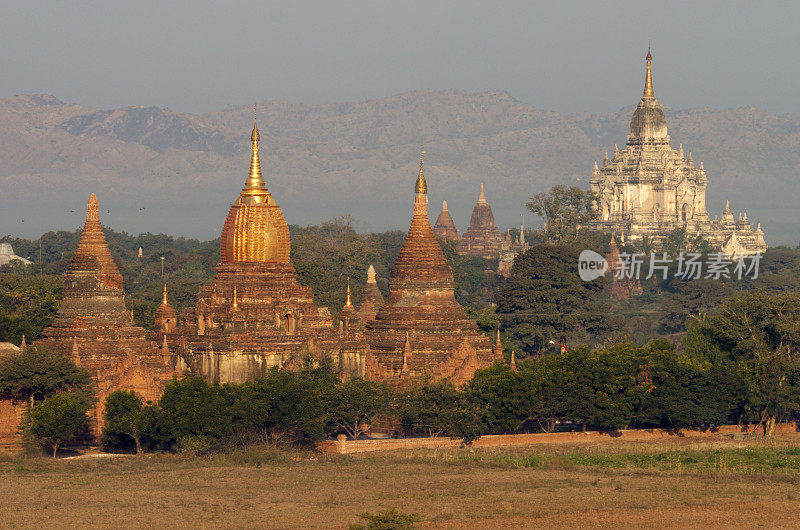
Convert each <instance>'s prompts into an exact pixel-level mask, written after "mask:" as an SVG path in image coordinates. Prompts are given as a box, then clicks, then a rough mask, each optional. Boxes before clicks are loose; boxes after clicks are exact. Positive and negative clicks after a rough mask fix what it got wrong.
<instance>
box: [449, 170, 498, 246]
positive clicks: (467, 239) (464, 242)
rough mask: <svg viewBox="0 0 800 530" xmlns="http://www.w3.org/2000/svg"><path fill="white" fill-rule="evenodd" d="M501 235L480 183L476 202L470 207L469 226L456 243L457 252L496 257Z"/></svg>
mask: <svg viewBox="0 0 800 530" xmlns="http://www.w3.org/2000/svg"><path fill="white" fill-rule="evenodd" d="M502 242H503V236H501V235H500V232H499V231H498V230H497V226H496V225H495V224H494V214H493V213H492V207H491V206H489V203H488V201H487V200H486V195H485V194H484V192H483V184H481V192H480V195H478V202H477V203H475V207H474V208H473V209H472V216H471V217H470V219H469V228H468V229H467V231H466V232H464V235H463V236H461V241H460V242H459V244H458V253H459V254H461V255H463V256H475V257H479V258H483V259H497V258H498V256H499V255H500V247H501V245H502Z"/></svg>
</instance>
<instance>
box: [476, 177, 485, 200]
mask: <svg viewBox="0 0 800 530" xmlns="http://www.w3.org/2000/svg"><path fill="white" fill-rule="evenodd" d="M478 202H480V203H485V202H486V195H484V194H483V182H481V194H480V195H478Z"/></svg>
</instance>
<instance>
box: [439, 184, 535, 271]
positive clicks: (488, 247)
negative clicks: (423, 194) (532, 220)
mask: <svg viewBox="0 0 800 530" xmlns="http://www.w3.org/2000/svg"><path fill="white" fill-rule="evenodd" d="M433 233H434V234H436V235H437V236H438V237H442V238H444V239H450V240H454V241H457V242H458V253H459V254H460V255H462V256H474V257H478V258H483V259H487V260H494V259H496V260H498V265H497V273H498V274H500V275H502V276H505V277H506V278H507V277H508V276H509V275H510V274H511V266H512V265H513V264H514V258H515V257H516V256H517V254H519V253H520V252H525V251H526V250H528V248H530V247H529V245H528V244H527V243H525V221H524V219H521V220H520V224H519V236H518V237H514V238H512V237H511V231H510V230H509V231H507V232H506V234H505V235H502V234H500V231H499V230H498V229H497V226H496V225H495V222H494V214H493V213H492V207H491V206H490V205H489V202H488V201H487V200H486V195H485V193H484V190H483V184H481V192H480V195H478V202H477V203H475V207H474V208H473V209H472V216H471V217H470V220H469V228H467V231H466V232H465V233H464V235H463V236H459V234H458V229H457V228H456V225H455V223H454V222H453V217H452V216H451V215H450V211H449V210H448V209H447V201H442V212H441V213H440V214H439V218H438V219H437V220H436V224H435V225H434V226H433Z"/></svg>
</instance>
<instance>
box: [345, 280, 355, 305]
mask: <svg viewBox="0 0 800 530" xmlns="http://www.w3.org/2000/svg"><path fill="white" fill-rule="evenodd" d="M344 306H345V307H353V302H351V301H350V278H347V300H345V302H344Z"/></svg>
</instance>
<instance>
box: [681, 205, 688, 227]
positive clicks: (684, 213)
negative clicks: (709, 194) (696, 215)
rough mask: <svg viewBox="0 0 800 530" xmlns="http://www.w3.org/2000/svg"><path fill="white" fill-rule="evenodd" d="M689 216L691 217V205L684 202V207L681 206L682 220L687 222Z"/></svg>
mask: <svg viewBox="0 0 800 530" xmlns="http://www.w3.org/2000/svg"><path fill="white" fill-rule="evenodd" d="M688 218H689V205H688V204H686V203H683V207H682V208H681V221H683V222H684V223H685V222H686V220H687V219H688Z"/></svg>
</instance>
